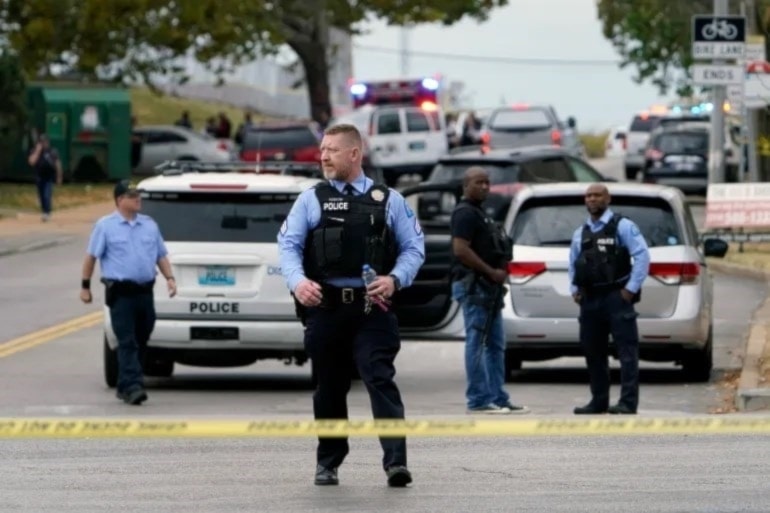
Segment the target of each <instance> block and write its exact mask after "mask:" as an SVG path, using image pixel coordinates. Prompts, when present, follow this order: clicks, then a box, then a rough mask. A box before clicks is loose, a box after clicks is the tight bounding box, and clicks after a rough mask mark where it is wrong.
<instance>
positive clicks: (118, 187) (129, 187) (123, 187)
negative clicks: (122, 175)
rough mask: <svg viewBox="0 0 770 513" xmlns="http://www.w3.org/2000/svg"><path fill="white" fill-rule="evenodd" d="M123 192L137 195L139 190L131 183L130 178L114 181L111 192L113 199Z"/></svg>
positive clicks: (123, 193)
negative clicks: (113, 187)
mask: <svg viewBox="0 0 770 513" xmlns="http://www.w3.org/2000/svg"><path fill="white" fill-rule="evenodd" d="M125 194H128V195H131V196H138V195H139V190H138V189H137V188H136V184H134V183H132V182H131V181H130V180H121V181H119V182H118V183H116V184H115V191H114V192H113V195H114V196H115V199H118V197H119V196H123V195H125Z"/></svg>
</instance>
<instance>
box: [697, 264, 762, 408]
mask: <svg viewBox="0 0 770 513" xmlns="http://www.w3.org/2000/svg"><path fill="white" fill-rule="evenodd" d="M708 267H709V268H710V269H711V270H712V271H716V272H718V273H722V274H727V275H731V276H740V277H743V278H749V279H752V280H763V281H765V282H767V283H768V285H770V272H768V271H765V270H762V269H755V268H753V267H746V266H743V265H738V264H732V263H729V262H723V261H721V260H716V259H708ZM769 331H770V297H768V298H766V299H765V300H764V301H763V302H762V304H761V305H760V307H759V308H757V309H756V310H755V311H754V314H753V315H752V319H751V329H750V330H749V335H748V339H747V340H746V355H745V357H744V359H743V368H742V369H741V377H740V380H739V382H738V389H737V390H736V391H735V407H736V408H737V409H738V410H740V411H746V412H748V411H757V410H763V409H770V387H760V386H759V378H760V375H759V369H760V358H761V357H762V353H763V351H764V348H765V344H767V343H768V332H769Z"/></svg>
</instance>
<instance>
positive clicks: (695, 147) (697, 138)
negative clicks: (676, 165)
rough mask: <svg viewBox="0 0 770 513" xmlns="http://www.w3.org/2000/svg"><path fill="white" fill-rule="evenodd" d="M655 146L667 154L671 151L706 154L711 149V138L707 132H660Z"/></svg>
mask: <svg viewBox="0 0 770 513" xmlns="http://www.w3.org/2000/svg"><path fill="white" fill-rule="evenodd" d="M653 147H654V148H656V149H658V150H660V151H662V152H663V153H665V154H669V153H698V154H705V153H708V150H709V138H708V133H706V132H677V133H664V134H660V135H659V136H658V137H657V138H656V139H655V143H654V144H653Z"/></svg>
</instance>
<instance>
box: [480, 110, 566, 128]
mask: <svg viewBox="0 0 770 513" xmlns="http://www.w3.org/2000/svg"><path fill="white" fill-rule="evenodd" d="M489 126H490V128H492V129H493V130H494V129H502V130H512V129H517V130H540V129H543V128H549V127H550V126H551V120H550V119H549V118H548V114H546V113H545V111H543V110H540V109H527V110H500V111H497V112H496V113H494V115H493V116H492V118H491V119H490V120H489Z"/></svg>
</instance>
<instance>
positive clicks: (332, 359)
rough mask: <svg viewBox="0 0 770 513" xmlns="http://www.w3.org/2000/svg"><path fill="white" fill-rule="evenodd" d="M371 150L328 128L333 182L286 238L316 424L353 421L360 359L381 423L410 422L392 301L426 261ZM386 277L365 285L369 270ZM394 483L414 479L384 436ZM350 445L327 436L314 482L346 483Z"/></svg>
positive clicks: (326, 154)
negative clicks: (370, 159) (399, 381)
mask: <svg viewBox="0 0 770 513" xmlns="http://www.w3.org/2000/svg"><path fill="white" fill-rule="evenodd" d="M362 151H363V144H362V140H361V134H360V133H359V132H358V130H357V129H356V128H355V127H354V126H353V125H347V124H341V125H336V126H332V127H330V128H328V129H326V130H325V131H324V136H323V140H322V142H321V163H322V166H323V173H324V177H325V178H326V179H327V180H328V181H325V182H323V183H320V184H318V185H317V186H316V187H314V188H311V189H309V190H307V191H304V192H303V193H302V194H300V196H299V197H298V198H297V200H296V202H295V203H294V206H293V207H292V209H291V212H290V213H289V215H288V217H287V218H286V221H285V222H284V224H283V226H282V227H281V229H280V232H279V234H278V245H279V248H280V253H281V272H282V274H283V276H284V278H285V279H286V283H287V285H288V287H289V290H290V291H291V292H292V294H293V295H294V298H295V301H296V302H297V309H298V314H299V316H300V318H301V319H302V321H303V324H304V325H305V348H306V350H307V351H308V354H309V356H310V359H311V363H312V368H313V374H314V376H315V379H316V390H315V394H314V396H313V412H314V414H315V418H316V419H347V418H348V408H347V398H346V397H347V393H348V391H349V390H350V382H351V370H352V368H351V360H352V361H354V362H355V365H356V367H357V369H358V372H359V374H360V375H361V379H362V381H363V383H364V385H365V386H366V389H367V391H368V392H369V397H370V399H371V404H372V412H373V414H374V417H375V418H378V419H402V418H404V405H403V403H402V402H401V394H400V392H399V390H398V387H397V386H396V384H395V382H394V381H393V376H394V375H395V373H396V371H395V368H394V365H393V362H394V360H395V358H396V355H397V354H398V351H399V349H400V347H401V340H400V338H399V332H398V321H397V319H396V316H395V314H394V313H393V311H392V309H391V308H390V307H389V301H390V298H391V297H392V296H393V294H394V293H395V292H396V291H398V290H401V289H403V288H404V287H408V286H409V285H411V284H412V281H413V280H414V278H415V276H416V275H417V271H418V270H419V269H420V266H422V264H423V262H424V260H425V241H424V236H423V232H422V228H421V227H420V224H419V222H418V221H417V217H416V216H415V214H414V212H413V211H412V210H411V209H410V208H409V206H408V205H407V203H406V201H405V200H404V197H403V196H401V194H399V193H398V192H396V191H395V190H393V189H389V188H387V187H385V186H383V185H375V184H374V183H373V182H372V180H370V179H369V178H367V177H366V176H365V175H364V173H363V171H362V170H361V158H362ZM365 264H368V265H370V266H371V267H372V268H373V269H374V270H375V271H376V272H377V278H376V279H375V280H374V282H373V283H371V284H370V285H369V286H368V287H364V282H363V279H362V278H361V271H362V267H363V266H364V265H365ZM380 444H381V445H382V449H383V451H384V456H383V460H382V463H383V468H384V470H385V473H386V476H387V482H388V485H390V486H395V487H403V486H406V485H408V484H409V483H410V482H411V481H412V476H411V474H410V472H409V470H408V469H407V466H406V463H407V461H406V439H405V438H403V437H398V438H380ZM348 450H349V447H348V441H347V438H319V443H318V450H317V456H316V458H317V465H316V474H315V484H317V485H336V484H338V475H337V468H338V467H339V466H340V465H341V464H342V461H343V460H344V459H345V456H346V455H347V453H348Z"/></svg>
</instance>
